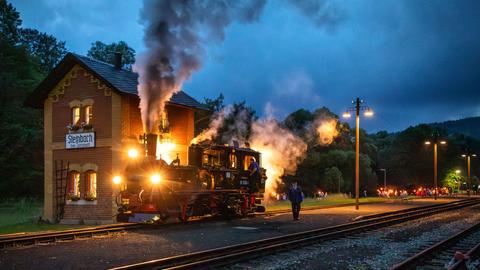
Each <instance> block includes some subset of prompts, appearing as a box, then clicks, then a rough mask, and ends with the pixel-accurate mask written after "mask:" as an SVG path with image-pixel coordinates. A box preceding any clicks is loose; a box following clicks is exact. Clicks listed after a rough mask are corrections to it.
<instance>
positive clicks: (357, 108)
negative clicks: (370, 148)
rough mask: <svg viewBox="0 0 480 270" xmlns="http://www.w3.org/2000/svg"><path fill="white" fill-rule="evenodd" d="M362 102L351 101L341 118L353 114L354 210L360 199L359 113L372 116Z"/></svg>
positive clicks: (360, 100)
mask: <svg viewBox="0 0 480 270" xmlns="http://www.w3.org/2000/svg"><path fill="white" fill-rule="evenodd" d="M362 103H363V100H362V99H360V98H358V97H357V98H356V99H355V100H353V101H352V104H353V105H354V106H353V107H350V108H348V109H347V110H346V111H345V113H344V114H343V117H345V118H350V117H351V115H350V112H355V209H357V210H358V208H359V202H358V200H359V197H360V111H365V112H364V115H365V116H368V117H369V116H373V111H372V109H370V107H367V106H362Z"/></svg>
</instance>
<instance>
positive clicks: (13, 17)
mask: <svg viewBox="0 0 480 270" xmlns="http://www.w3.org/2000/svg"><path fill="white" fill-rule="evenodd" d="M21 24H22V20H21V19H20V13H18V11H17V10H16V9H15V8H14V7H13V6H12V4H9V3H7V1H6V0H0V38H1V41H2V42H8V43H10V44H16V43H17V42H18V29H19V27H20V25H21Z"/></svg>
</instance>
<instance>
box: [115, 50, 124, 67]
mask: <svg viewBox="0 0 480 270" xmlns="http://www.w3.org/2000/svg"><path fill="white" fill-rule="evenodd" d="M114 66H115V68H116V69H122V53H121V52H115V59H114Z"/></svg>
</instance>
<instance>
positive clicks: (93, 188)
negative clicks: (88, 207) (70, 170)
mask: <svg viewBox="0 0 480 270" xmlns="http://www.w3.org/2000/svg"><path fill="white" fill-rule="evenodd" d="M86 180H87V181H86V187H87V190H86V193H85V199H87V200H95V199H96V198H97V173H96V172H94V171H87V172H86Z"/></svg>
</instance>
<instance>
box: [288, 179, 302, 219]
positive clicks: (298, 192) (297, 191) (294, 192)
mask: <svg viewBox="0 0 480 270" xmlns="http://www.w3.org/2000/svg"><path fill="white" fill-rule="evenodd" d="M288 199H289V200H290V202H291V203H292V214H293V220H299V218H298V216H299V215H300V207H301V204H302V201H303V193H302V188H301V187H300V186H299V185H298V183H297V181H294V182H293V183H292V186H291V187H290V189H289V191H288Z"/></svg>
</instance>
